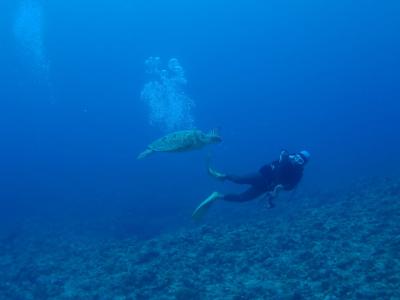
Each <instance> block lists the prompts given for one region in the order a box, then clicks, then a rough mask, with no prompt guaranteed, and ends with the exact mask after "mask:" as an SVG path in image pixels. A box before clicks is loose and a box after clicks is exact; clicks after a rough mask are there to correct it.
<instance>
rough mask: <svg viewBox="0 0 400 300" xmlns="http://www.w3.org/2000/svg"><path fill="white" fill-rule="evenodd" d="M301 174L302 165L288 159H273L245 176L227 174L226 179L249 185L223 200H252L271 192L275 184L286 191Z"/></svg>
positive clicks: (293, 186)
mask: <svg viewBox="0 0 400 300" xmlns="http://www.w3.org/2000/svg"><path fill="white" fill-rule="evenodd" d="M302 176H303V166H301V165H294V164H292V163H291V162H290V161H289V159H284V160H281V161H279V160H275V161H273V162H271V163H270V164H268V165H265V166H263V167H261V168H260V170H259V171H258V172H256V173H254V174H249V175H246V176H235V175H227V177H226V179H227V180H229V181H232V182H234V183H238V184H249V185H251V187H250V188H248V189H247V190H246V191H244V192H243V193H240V194H227V195H225V196H224V198H223V199H224V200H226V201H232V202H246V201H250V200H253V199H255V198H257V197H259V196H261V195H262V194H264V193H266V192H271V191H273V190H274V188H275V187H276V186H277V185H280V184H281V185H283V189H284V190H286V191H290V190H293V189H294V188H295V187H296V185H297V184H298V183H299V182H300V180H301V178H302Z"/></svg>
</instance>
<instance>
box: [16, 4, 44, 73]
mask: <svg viewBox="0 0 400 300" xmlns="http://www.w3.org/2000/svg"><path fill="white" fill-rule="evenodd" d="M14 34H15V39H16V41H17V43H18V44H19V50H20V55H21V57H22V58H24V59H26V60H27V61H28V63H29V64H30V67H31V69H32V71H33V72H35V73H38V74H40V75H41V76H42V77H43V78H45V79H48V78H47V77H48V73H49V61H48V59H47V56H46V53H45V49H44V44H43V9H42V7H41V5H40V3H39V2H37V1H35V0H24V1H23V2H22V3H21V4H20V7H19V9H18V11H17V15H16V19H15V23H14Z"/></svg>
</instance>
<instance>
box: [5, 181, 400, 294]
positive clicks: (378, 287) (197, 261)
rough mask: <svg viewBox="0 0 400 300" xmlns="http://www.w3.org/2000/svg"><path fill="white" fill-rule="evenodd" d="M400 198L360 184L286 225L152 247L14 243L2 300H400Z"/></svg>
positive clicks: (201, 234) (222, 228)
mask: <svg viewBox="0 0 400 300" xmlns="http://www.w3.org/2000/svg"><path fill="white" fill-rule="evenodd" d="M399 192H400V181H397V180H388V179H385V180H383V179H380V180H370V181H363V182H361V183H358V184H357V185H354V186H353V187H352V189H351V190H349V191H342V192H340V193H338V194H337V195H333V196H331V197H327V198H326V199H325V200H324V199H323V197H324V196H323V195H318V196H308V197H307V196H304V197H302V198H301V199H298V201H297V203H296V209H295V210H293V212H292V213H291V214H290V215H287V216H285V217H282V218H279V216H277V217H275V218H268V219H267V218H258V219H252V220H249V221H248V222H243V223H242V224H241V225H232V224H231V225H229V224H228V225H227V224H225V225H218V226H215V225H213V226H210V225H201V226H199V227H197V228H195V229H184V230H181V231H179V232H175V233H170V234H166V235H162V236H159V237H156V238H153V239H151V240H147V241H138V240H134V239H122V240H105V239H99V238H96V239H95V238H93V239H89V238H87V237H79V235H76V236H75V235H70V236H67V235H62V234H49V235H47V236H46V235H42V236H39V235H32V236H29V237H27V236H24V237H23V238H21V237H18V236H17V237H11V238H9V239H8V240H7V241H3V242H2V243H0V299H27V300H28V299H132V300H133V299H160V300H163V299H165V300H167V299H232V300H239V299H287V300H295V299H296V300H297V299H325V300H333V299H363V300H365V299H400V289H399V286H400V222H399V218H400V202H399V200H400V196H399ZM328 198H329V199H328Z"/></svg>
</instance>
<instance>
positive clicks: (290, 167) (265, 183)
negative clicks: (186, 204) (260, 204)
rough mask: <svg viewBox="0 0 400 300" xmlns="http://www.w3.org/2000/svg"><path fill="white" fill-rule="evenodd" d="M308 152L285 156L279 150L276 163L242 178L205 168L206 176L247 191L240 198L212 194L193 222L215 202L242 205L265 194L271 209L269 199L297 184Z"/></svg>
mask: <svg viewBox="0 0 400 300" xmlns="http://www.w3.org/2000/svg"><path fill="white" fill-rule="evenodd" d="M310 157H311V156H310V153H309V152H308V151H305V150H303V151H300V152H297V153H293V154H289V152H288V151H286V150H282V151H281V153H280V157H279V159H278V160H274V161H272V162H271V163H269V164H267V165H264V166H262V167H261V168H260V169H259V170H258V172H255V173H253V174H249V175H246V176H237V175H231V174H223V173H220V172H217V171H216V170H214V169H212V168H211V167H208V173H209V175H211V176H213V177H215V178H216V179H218V180H221V181H225V180H229V181H231V182H234V183H237V184H248V185H250V187H249V188H248V189H247V190H246V191H244V192H243V193H240V194H226V195H224V194H221V193H219V192H213V193H212V194H211V195H210V196H209V197H208V198H207V199H206V200H204V201H203V202H202V203H201V204H200V205H199V206H198V207H197V208H196V210H195V211H194V212H193V215H192V217H193V218H194V219H200V218H201V217H202V216H203V215H204V214H205V213H206V212H207V210H208V209H209V208H210V206H211V205H212V204H213V203H214V202H215V201H216V200H224V201H229V202H246V201H250V200H253V199H255V198H257V197H259V196H261V195H263V194H265V193H268V198H267V199H268V203H269V207H270V208H272V207H274V203H273V199H275V198H276V197H278V194H279V192H280V191H282V190H285V191H291V190H293V189H294V188H295V187H296V186H297V184H298V183H299V182H300V180H301V178H302V176H303V170H304V166H305V165H306V164H307V162H308V161H309V160H310Z"/></svg>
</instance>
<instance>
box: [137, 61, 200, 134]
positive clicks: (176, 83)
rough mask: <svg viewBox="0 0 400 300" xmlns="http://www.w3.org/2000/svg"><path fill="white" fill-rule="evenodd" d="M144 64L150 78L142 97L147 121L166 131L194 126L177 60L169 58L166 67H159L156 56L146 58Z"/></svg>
mask: <svg viewBox="0 0 400 300" xmlns="http://www.w3.org/2000/svg"><path fill="white" fill-rule="evenodd" d="M145 64H146V72H147V73H148V74H149V75H150V77H151V78H150V80H149V82H147V83H146V84H145V86H144V87H143V90H142V93H141V99H142V100H143V101H144V102H145V103H146V104H147V105H148V108H149V122H150V124H151V125H153V126H158V127H159V128H160V129H161V130H163V131H165V132H170V131H174V130H180V129H189V128H193V126H194V118H193V115H192V110H193V107H194V102H193V100H192V99H191V98H190V97H188V96H187V95H186V94H185V92H184V86H185V85H186V82H187V81H186V78H185V74H184V70H183V68H182V66H181V65H180V64H179V62H178V60H177V59H176V58H171V59H170V60H169V62H168V67H167V69H162V68H161V60H160V58H159V57H149V58H148V59H147V60H146V62H145Z"/></svg>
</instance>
